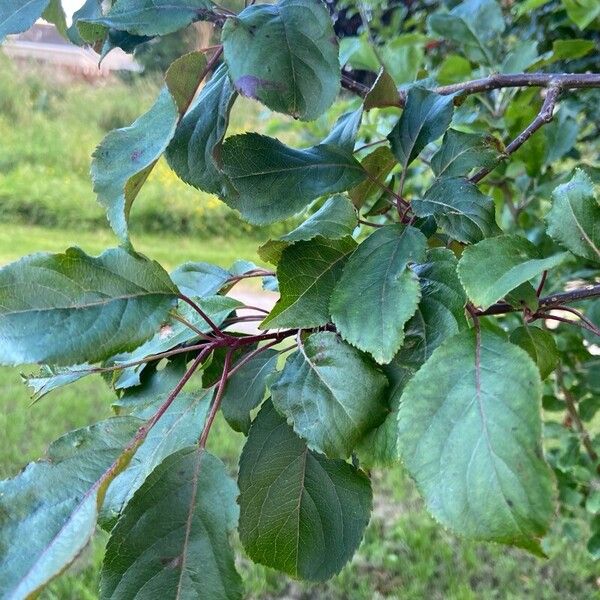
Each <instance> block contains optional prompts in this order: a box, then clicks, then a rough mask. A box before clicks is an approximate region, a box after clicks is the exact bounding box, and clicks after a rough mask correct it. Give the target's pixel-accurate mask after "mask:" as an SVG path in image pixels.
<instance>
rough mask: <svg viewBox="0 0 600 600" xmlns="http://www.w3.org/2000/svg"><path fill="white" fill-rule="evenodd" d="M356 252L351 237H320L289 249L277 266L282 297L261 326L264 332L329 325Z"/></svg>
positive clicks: (296, 244)
mask: <svg viewBox="0 0 600 600" xmlns="http://www.w3.org/2000/svg"><path fill="white" fill-rule="evenodd" d="M355 248H356V242H355V241H354V240H353V239H352V238H351V237H345V238H342V239H340V240H328V239H326V238H323V237H316V238H314V239H312V240H310V241H308V242H297V243H295V244H292V245H291V246H289V247H288V248H286V249H285V250H284V251H283V252H282V254H281V260H280V261H279V263H278V265H277V280H278V281H279V291H280V293H281V296H280V298H279V300H278V301H277V303H276V304H275V306H274V307H273V309H272V310H271V313H270V314H269V315H268V316H267V318H266V319H265V320H264V321H263V322H262V323H261V324H260V327H261V329H279V328H283V327H301V328H309V327H319V326H320V325H326V324H327V323H329V321H330V316H329V300H330V298H331V294H332V292H333V289H334V287H335V285H336V283H337V282H338V281H339V279H340V276H341V275H342V270H343V268H344V265H345V264H346V261H347V260H348V257H349V256H350V254H352V252H354V249H355Z"/></svg>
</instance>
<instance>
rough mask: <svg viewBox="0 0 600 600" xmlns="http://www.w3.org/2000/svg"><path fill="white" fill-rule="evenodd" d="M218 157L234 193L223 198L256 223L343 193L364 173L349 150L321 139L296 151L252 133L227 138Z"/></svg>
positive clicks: (264, 222) (293, 211)
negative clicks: (220, 158)
mask: <svg viewBox="0 0 600 600" xmlns="http://www.w3.org/2000/svg"><path fill="white" fill-rule="evenodd" d="M222 159H223V170H224V171H225V173H226V174H227V175H228V176H229V178H230V179H231V182H232V183H233V185H234V186H235V188H236V189H237V191H238V192H239V194H240V196H239V197H229V198H225V201H226V202H227V203H228V204H229V206H231V207H232V208H235V209H237V210H239V211H240V213H241V214H242V216H243V217H244V218H245V219H246V220H248V221H250V222H251V223H256V224H261V225H264V224H266V223H272V222H274V221H279V220H282V219H285V218H287V217H291V216H292V215H295V214H296V213H298V212H300V211H301V210H302V209H303V208H305V207H306V206H307V205H308V204H309V203H310V202H312V201H313V200H314V199H315V198H317V197H319V196H324V195H325V194H331V193H334V192H343V191H344V190H347V189H350V188H351V187H354V186H355V185H358V184H359V183H360V182H361V181H362V180H363V179H364V177H365V173H364V171H363V169H362V168H361V166H360V163H359V162H358V161H357V160H356V159H355V158H354V156H352V153H351V152H347V151H345V150H342V149H340V148H337V147H335V146H330V145H322V144H320V145H318V146H313V147H312V148H307V149H305V150H297V149H295V148H290V147H288V146H286V145H284V144H282V143H281V142H280V141H279V140H276V139H274V138H270V137H266V136H263V135H259V134H257V133H247V134H244V135H235V136H232V137H230V138H228V139H227V140H226V141H225V143H224V144H223V149H222Z"/></svg>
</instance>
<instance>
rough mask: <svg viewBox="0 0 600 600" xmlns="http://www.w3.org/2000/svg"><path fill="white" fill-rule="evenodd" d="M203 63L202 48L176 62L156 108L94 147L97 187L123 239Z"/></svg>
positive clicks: (111, 221)
mask: <svg viewBox="0 0 600 600" xmlns="http://www.w3.org/2000/svg"><path fill="white" fill-rule="evenodd" d="M205 66H206V59H205V58H204V55H203V54H202V53H201V52H194V53H192V54H186V55H185V56H183V57H181V58H180V59H178V60H177V61H175V62H174V63H173V64H172V65H171V67H170V68H169V71H168V72H167V75H166V82H167V85H166V86H165V87H164V88H163V89H162V91H161V93H160V94H159V96H158V99H157V100H156V102H155V104H154V105H153V106H152V108H150V110H149V111H148V112H147V113H145V114H143V115H142V116H141V117H139V118H138V119H137V121H135V122H134V123H133V124H132V125H130V126H129V127H124V128H122V129H115V130H114V131H111V132H110V133H109V134H108V135H107V136H106V137H105V138H104V139H103V140H102V142H100V145H99V146H98V147H97V148H96V150H95V151H94V154H93V160H92V167H91V175H92V181H93V183H94V191H95V192H96V194H97V195H98V202H100V204H102V206H104V208H105V209H106V212H107V217H108V220H109V222H110V225H111V227H112V228H113V230H114V232H115V233H116V234H117V235H118V236H119V238H120V239H121V240H123V241H127V240H128V239H129V233H128V230H127V221H128V219H129V212H130V211H131V206H132V204H133V201H134V200H135V198H136V196H137V195H138V193H139V191H140V189H141V187H142V186H143V185H144V183H145V181H146V179H147V178H148V175H150V172H151V171H152V169H153V167H154V165H155V164H156V161H157V160H158V159H159V158H160V156H161V154H162V153H163V152H164V151H165V150H166V148H167V146H168V144H169V141H170V140H171V138H172V137H173V134H174V133H175V127H176V126H177V122H178V120H179V118H180V117H181V112H180V111H182V110H185V108H186V106H187V103H188V102H189V100H191V98H192V97H193V94H194V92H195V90H196V87H197V86H198V83H199V81H200V77H201V75H202V74H203V71H204V68H205Z"/></svg>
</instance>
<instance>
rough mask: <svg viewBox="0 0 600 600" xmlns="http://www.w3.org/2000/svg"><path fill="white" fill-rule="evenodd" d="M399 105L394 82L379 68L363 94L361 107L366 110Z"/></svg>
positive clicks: (398, 95) (398, 96)
mask: <svg viewBox="0 0 600 600" xmlns="http://www.w3.org/2000/svg"><path fill="white" fill-rule="evenodd" d="M399 105H400V94H399V93H398V88H397V87H396V83H395V82H394V80H393V78H392V76H391V75H390V74H389V73H388V72H387V71H386V70H385V69H381V70H380V71H379V75H377V79H376V80H375V83H374V84H373V87H372V88H371V89H370V90H369V93H368V94H367V95H366V96H365V101H364V103H363V107H364V109H365V110H366V111H367V110H371V109H373V108H385V107H387V106H399Z"/></svg>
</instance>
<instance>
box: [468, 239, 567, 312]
mask: <svg viewBox="0 0 600 600" xmlns="http://www.w3.org/2000/svg"><path fill="white" fill-rule="evenodd" d="M568 257H569V253H568V252H562V253H560V254H554V255H553V256H549V257H547V258H545V257H543V256H542V254H541V252H540V250H539V249H538V248H537V247H536V246H534V245H533V244H532V243H531V242H530V241H529V240H528V239H526V238H524V237H521V236H519V235H513V234H511V235H500V236H497V237H495V238H491V239H489V240H483V241H481V242H479V243H478V244H475V245H474V246H470V247H469V248H466V249H465V251H464V252H463V255H462V257H461V259H460V261H459V263H458V276H459V277H460V280H461V282H462V284H463V287H464V288H465V291H466V292H467V296H469V298H470V299H471V300H472V301H473V303H474V304H475V306H479V307H480V308H483V309H486V308H489V307H490V306H491V305H492V304H494V303H495V302H498V300H500V299H502V298H504V297H505V296H506V295H507V294H508V293H509V292H511V291H512V290H514V289H515V288H516V287H518V286H519V285H521V284H522V283H525V282H526V281H529V280H530V279H533V278H534V277H536V276H538V275H540V274H541V273H542V272H544V271H546V270H548V269H552V268H553V267H555V266H557V265H559V264H560V263H562V262H563V261H564V260H565V259H566V258H568Z"/></svg>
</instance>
